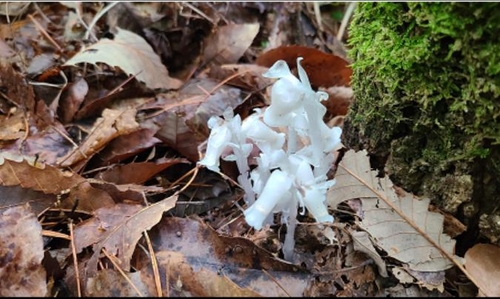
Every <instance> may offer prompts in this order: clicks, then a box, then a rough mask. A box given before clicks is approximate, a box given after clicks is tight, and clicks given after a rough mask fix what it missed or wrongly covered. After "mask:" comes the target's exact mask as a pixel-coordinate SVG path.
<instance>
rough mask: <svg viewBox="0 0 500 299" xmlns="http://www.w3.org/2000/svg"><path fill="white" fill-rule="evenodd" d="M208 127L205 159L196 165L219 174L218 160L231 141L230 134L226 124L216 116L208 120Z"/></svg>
mask: <svg viewBox="0 0 500 299" xmlns="http://www.w3.org/2000/svg"><path fill="white" fill-rule="evenodd" d="M208 126H209V127H210V128H211V129H212V130H211V132H210V136H209V137H208V143H207V151H206V153H205V157H203V159H202V160H200V161H199V162H198V163H199V164H201V165H204V166H205V167H206V168H208V169H210V170H212V171H215V172H219V163H220V162H219V159H220V157H221V155H222V153H223V152H224V150H225V149H226V147H227V145H228V144H229V142H230V141H231V138H232V134H231V130H230V129H229V127H228V126H227V122H226V121H224V120H223V119H222V118H220V117H217V116H214V117H211V118H210V119H209V121H208Z"/></svg>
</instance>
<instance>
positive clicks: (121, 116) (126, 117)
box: [58, 109, 139, 167]
mask: <svg viewBox="0 0 500 299" xmlns="http://www.w3.org/2000/svg"><path fill="white" fill-rule="evenodd" d="M136 112H137V111H136V110H135V109H125V110H115V109H105V110H104V111H103V112H102V117H100V118H98V119H97V120H96V121H95V122H94V126H93V128H92V130H91V131H90V133H89V135H88V136H87V138H85V140H84V141H83V142H82V144H81V145H80V146H79V147H78V148H76V149H74V150H73V151H71V152H70V153H68V154H67V155H66V156H64V157H62V158H61V159H59V161H58V163H59V164H60V166H62V167H69V166H72V165H74V164H76V163H78V162H81V161H88V160H89V159H90V157H92V156H93V155H95V154H96V153H97V152H98V151H100V150H101V149H102V148H103V147H104V146H105V145H106V144H107V143H108V142H110V141H111V140H113V139H114V138H116V137H118V136H120V135H127V134H130V133H132V132H134V131H136V130H137V129H138V128H139V124H138V123H137V122H136V120H135V115H136Z"/></svg>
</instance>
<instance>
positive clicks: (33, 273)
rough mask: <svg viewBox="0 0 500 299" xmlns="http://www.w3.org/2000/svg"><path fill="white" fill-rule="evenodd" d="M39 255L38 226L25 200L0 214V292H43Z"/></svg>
mask: <svg viewBox="0 0 500 299" xmlns="http://www.w3.org/2000/svg"><path fill="white" fill-rule="evenodd" d="M43 255H44V253H43V240H42V226H41V225H40V223H39V222H38V219H37V218H36V216H35V214H33V212H31V209H30V207H29V204H25V205H22V206H18V207H14V208H10V209H8V210H6V211H5V212H3V213H1V214H0V296H2V297H43V296H45V295H46V293H47V282H46V273H45V269H44V268H43V266H42V259H43Z"/></svg>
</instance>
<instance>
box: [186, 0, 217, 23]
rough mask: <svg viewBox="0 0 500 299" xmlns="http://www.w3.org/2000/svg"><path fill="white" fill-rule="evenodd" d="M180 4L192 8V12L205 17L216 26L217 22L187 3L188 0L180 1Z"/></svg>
mask: <svg viewBox="0 0 500 299" xmlns="http://www.w3.org/2000/svg"><path fill="white" fill-rule="evenodd" d="M181 5H185V6H187V7H189V8H190V9H191V10H193V11H194V12H196V13H197V14H199V15H200V16H202V17H204V18H205V19H207V21H209V22H210V23H212V24H214V25H215V26H217V23H216V22H215V21H214V20H212V19H211V18H209V17H208V16H207V15H206V14H205V13H203V12H202V11H201V10H199V9H198V8H196V7H195V6H193V5H191V4H189V2H184V3H181Z"/></svg>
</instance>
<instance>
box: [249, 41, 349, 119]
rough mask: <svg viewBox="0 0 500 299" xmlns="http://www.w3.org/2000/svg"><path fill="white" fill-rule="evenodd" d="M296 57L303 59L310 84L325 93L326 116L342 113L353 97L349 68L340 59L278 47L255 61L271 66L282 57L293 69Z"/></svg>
mask: <svg viewBox="0 0 500 299" xmlns="http://www.w3.org/2000/svg"><path fill="white" fill-rule="evenodd" d="M297 57H303V58H304V60H302V62H301V65H302V67H303V68H304V69H305V71H306V73H307V75H308V77H309V81H310V82H311V85H312V87H313V88H315V89H319V88H324V89H325V91H326V92H327V93H328V94H329V98H328V101H324V102H322V103H323V104H324V105H325V106H326V108H327V109H328V113H329V116H330V117H333V116H337V115H346V114H347V109H348V107H349V105H350V103H351V101H352V96H353V94H352V89H351V88H350V85H351V84H350V82H351V75H352V69H351V68H350V67H349V64H348V62H347V61H345V60H344V59H343V58H341V57H339V56H336V55H333V54H327V53H324V52H322V51H320V50H317V49H314V48H308V47H303V46H281V47H278V48H276V49H272V50H270V51H267V52H265V53H264V54H262V55H260V56H259V57H258V58H257V60H256V62H255V63H256V64H258V65H262V66H267V67H271V66H272V65H273V64H274V63H275V62H276V61H278V60H280V59H282V60H285V61H286V63H287V64H288V65H289V66H290V69H295V68H296V67H297Z"/></svg>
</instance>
